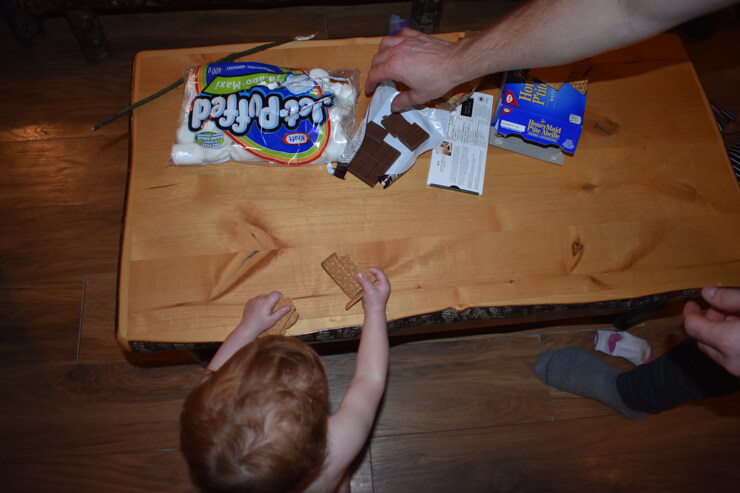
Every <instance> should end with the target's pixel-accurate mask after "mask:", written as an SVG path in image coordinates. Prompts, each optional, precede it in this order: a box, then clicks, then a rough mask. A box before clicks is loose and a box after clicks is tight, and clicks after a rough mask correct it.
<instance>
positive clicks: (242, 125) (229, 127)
mask: <svg viewBox="0 0 740 493" xmlns="http://www.w3.org/2000/svg"><path fill="white" fill-rule="evenodd" d="M357 79H358V72H357V70H350V71H339V72H329V71H327V70H324V69H322V68H314V69H312V70H310V71H306V70H298V69H285V68H281V67H275V66H272V65H266V64H262V63H254V62H245V63H213V64H209V65H201V66H198V67H188V68H187V69H186V70H185V95H184V98H183V104H182V110H181V111H180V125H179V128H178V129H177V135H176V139H175V144H174V145H173V146H172V153H171V154H170V160H169V161H168V163H167V164H171V165H188V166H192V165H202V164H219V163H224V162H226V161H239V162H244V163H255V164H277V165H289V166H300V165H304V164H326V163H329V162H335V161H338V160H340V159H341V158H342V153H343V152H344V150H345V148H346V147H347V143H348V142H349V140H350V139H351V137H352V135H353V133H354V126H355V103H356V102H357V94H358V91H357Z"/></svg>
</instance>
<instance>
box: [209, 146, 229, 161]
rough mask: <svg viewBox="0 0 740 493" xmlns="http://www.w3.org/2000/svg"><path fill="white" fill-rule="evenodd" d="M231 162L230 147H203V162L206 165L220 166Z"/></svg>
mask: <svg viewBox="0 0 740 493" xmlns="http://www.w3.org/2000/svg"><path fill="white" fill-rule="evenodd" d="M229 160H231V146H229V145H225V146H223V147H218V148H215V149H214V148H209V147H203V161H204V162H206V163H208V164H220V163H225V162H226V161H229Z"/></svg>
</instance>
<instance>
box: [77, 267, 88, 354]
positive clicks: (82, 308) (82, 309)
mask: <svg viewBox="0 0 740 493" xmlns="http://www.w3.org/2000/svg"><path fill="white" fill-rule="evenodd" d="M86 292H87V281H82V299H81V300H80V321H79V325H78V327H77V358H76V360H75V364H79V363H80V345H81V343H82V322H83V320H85V293H86Z"/></svg>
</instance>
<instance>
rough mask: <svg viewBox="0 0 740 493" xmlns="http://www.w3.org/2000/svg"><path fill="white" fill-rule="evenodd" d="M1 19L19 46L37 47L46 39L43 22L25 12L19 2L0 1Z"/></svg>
mask: <svg viewBox="0 0 740 493" xmlns="http://www.w3.org/2000/svg"><path fill="white" fill-rule="evenodd" d="M0 17H2V18H3V20H4V21H5V23H6V24H7V25H8V28H9V29H10V32H11V33H13V37H14V38H15V40H16V42H17V43H18V44H19V45H21V46H26V47H28V46H35V45H37V44H39V43H40V42H41V41H42V40H43V39H44V27H43V26H42V25H41V21H40V20H39V18H38V17H35V16H33V15H31V14H29V13H28V12H26V11H25V10H23V7H21V6H20V3H18V0H0Z"/></svg>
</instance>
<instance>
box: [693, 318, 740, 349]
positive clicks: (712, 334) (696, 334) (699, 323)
mask: <svg viewBox="0 0 740 493" xmlns="http://www.w3.org/2000/svg"><path fill="white" fill-rule="evenodd" d="M684 328H685V329H686V333H687V334H688V335H690V336H691V337H693V338H694V339H696V340H697V341H699V342H701V343H703V344H707V345H709V346H712V347H714V348H722V347H724V346H725V345H726V342H727V341H726V338H727V337H728V335H730V334H732V331H733V330H734V329H733V326H732V324H731V323H730V322H714V321H712V320H709V319H708V318H706V317H704V316H703V315H694V314H691V315H688V316H686V317H685V319H684Z"/></svg>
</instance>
